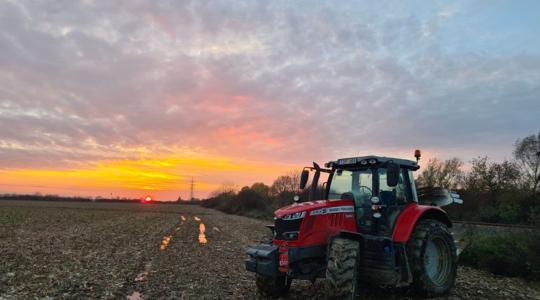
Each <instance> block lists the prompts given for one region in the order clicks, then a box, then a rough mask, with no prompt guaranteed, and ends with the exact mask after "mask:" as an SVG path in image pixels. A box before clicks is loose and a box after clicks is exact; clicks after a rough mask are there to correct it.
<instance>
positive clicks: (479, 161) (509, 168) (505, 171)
mask: <svg viewBox="0 0 540 300" xmlns="http://www.w3.org/2000/svg"><path fill="white" fill-rule="evenodd" d="M471 163H472V168H471V171H470V172H469V173H468V174H467V176H466V177H465V180H464V183H463V184H464V186H465V188H466V189H467V190H470V191H478V192H490V193H492V194H497V193H498V192H501V191H510V190H515V189H516V188H517V187H518V183H519V180H520V171H519V167H518V165H517V164H516V163H515V162H512V161H507V160H505V161H503V162H502V163H495V162H489V159H488V158H487V156H485V157H479V158H476V159H473V160H472V162H471Z"/></svg>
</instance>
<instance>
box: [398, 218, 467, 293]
mask: <svg viewBox="0 0 540 300" xmlns="http://www.w3.org/2000/svg"><path fill="white" fill-rule="evenodd" d="M408 250H409V251H408V252H409V259H410V266H411V271H412V275H413V287H414V288H415V290H416V291H417V292H418V293H420V294H422V295H424V296H426V297H434V296H440V295H444V294H446V293H447V292H448V291H449V290H450V288H452V286H453V285H454V281H455V279H456V269H457V255H456V246H455V244H454V239H453V238H452V235H451V234H450V232H449V231H448V228H447V227H446V225H444V224H442V223H441V222H438V221H436V220H422V221H420V222H419V223H418V224H417V225H416V227H415V229H414V231H413V234H412V236H411V239H410V241H409V244H408Z"/></svg>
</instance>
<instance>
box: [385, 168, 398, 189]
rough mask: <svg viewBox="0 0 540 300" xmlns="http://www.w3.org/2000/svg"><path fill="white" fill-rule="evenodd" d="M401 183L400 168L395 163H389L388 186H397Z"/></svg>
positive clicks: (387, 171) (387, 169)
mask: <svg viewBox="0 0 540 300" xmlns="http://www.w3.org/2000/svg"><path fill="white" fill-rule="evenodd" d="M398 183H399V166H398V165H397V164H395V163H389V164H388V165H387V166H386V185H388V186H391V187H393V186H396V185H398Z"/></svg>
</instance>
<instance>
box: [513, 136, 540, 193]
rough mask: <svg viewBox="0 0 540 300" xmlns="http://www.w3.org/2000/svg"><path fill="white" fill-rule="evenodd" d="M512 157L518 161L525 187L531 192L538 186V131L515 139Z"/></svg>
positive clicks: (539, 182)
mask: <svg viewBox="0 0 540 300" xmlns="http://www.w3.org/2000/svg"><path fill="white" fill-rule="evenodd" d="M515 147H516V148H515V149H514V157H515V158H516V160H517V162H518V163H519V166H520V169H521V172H522V174H523V183H524V185H525V187H526V188H527V189H529V190H531V191H533V192H535V191H537V190H538V189H539V188H540V132H538V134H537V135H534V134H533V135H530V136H528V137H526V138H524V139H522V140H517V141H516V144H515Z"/></svg>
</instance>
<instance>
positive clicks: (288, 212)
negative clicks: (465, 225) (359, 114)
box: [245, 150, 462, 299]
mask: <svg viewBox="0 0 540 300" xmlns="http://www.w3.org/2000/svg"><path fill="white" fill-rule="evenodd" d="M415 157H416V161H411V160H404V159H397V158H388V157H379V156H365V157H353V158H344V159H338V160H337V161H332V162H328V163H326V164H325V168H321V167H319V165H317V164H316V163H314V164H313V167H308V168H304V170H303V171H302V174H301V180H300V181H301V182H300V188H301V189H304V188H305V186H306V184H307V181H308V178H309V176H310V171H311V172H313V179H312V182H311V189H310V193H309V199H308V200H310V201H307V202H300V201H298V200H299V198H298V197H295V202H296V203H294V204H292V205H289V206H286V207H283V208H281V209H279V210H277V211H276V212H275V218H274V219H275V224H274V225H269V226H268V227H269V228H270V229H271V230H272V233H273V238H272V239H271V240H270V239H268V240H267V241H266V242H263V243H262V244H260V245H257V246H253V247H249V248H248V250H247V254H248V258H247V259H246V261H245V264H246V269H247V270H248V271H251V272H255V273H256V284H257V288H258V291H259V293H260V294H262V295H264V296H270V297H278V296H282V295H284V294H286V293H287V291H288V290H289V287H290V284H291V281H292V280H293V279H299V280H310V281H312V282H314V281H315V280H316V279H317V278H326V279H327V282H328V283H329V285H330V287H331V289H330V290H331V293H332V295H330V296H333V297H336V298H340V299H354V298H355V297H356V296H357V293H358V292H359V286H360V284H361V283H363V282H364V283H370V284H374V285H379V286H395V287H402V286H412V287H413V288H414V289H415V290H416V291H418V292H419V293H420V294H423V295H424V296H438V295H442V294H445V293H447V292H448V291H449V290H450V288H452V286H453V285H454V281H455V277H456V265H457V253H456V246H455V243H454V239H453V236H452V234H451V232H450V231H449V228H450V227H452V223H451V222H450V220H449V218H448V216H447V215H446V213H445V212H444V211H443V210H442V209H441V208H440V207H441V206H444V205H447V204H450V203H453V202H456V203H462V200H461V199H459V195H457V194H455V193H452V192H449V191H447V190H444V189H440V188H433V189H419V190H418V191H417V189H416V187H415V184H414V179H413V171H416V170H418V168H419V166H418V160H419V158H420V151H418V150H417V151H416V152H415ZM321 173H328V181H327V182H325V184H323V185H322V187H323V189H324V192H323V193H322V194H323V195H322V197H321V196H317V194H320V193H318V190H320V187H319V178H320V175H321ZM317 198H319V199H322V200H316V199H317Z"/></svg>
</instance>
